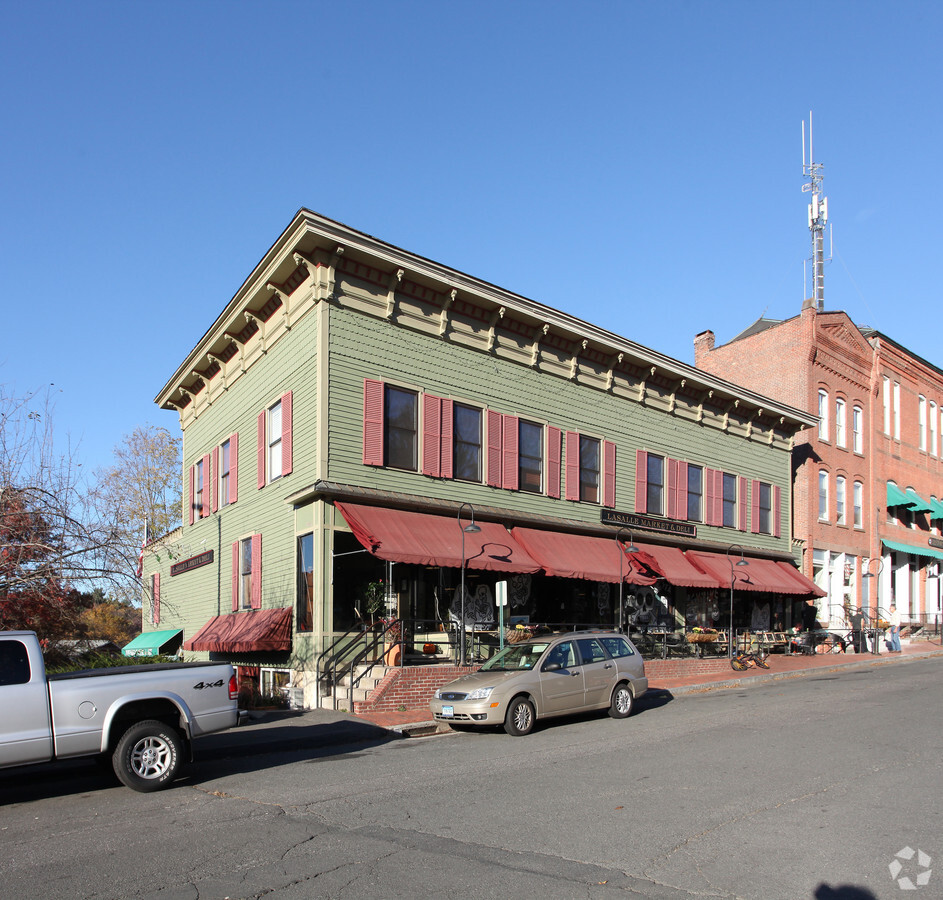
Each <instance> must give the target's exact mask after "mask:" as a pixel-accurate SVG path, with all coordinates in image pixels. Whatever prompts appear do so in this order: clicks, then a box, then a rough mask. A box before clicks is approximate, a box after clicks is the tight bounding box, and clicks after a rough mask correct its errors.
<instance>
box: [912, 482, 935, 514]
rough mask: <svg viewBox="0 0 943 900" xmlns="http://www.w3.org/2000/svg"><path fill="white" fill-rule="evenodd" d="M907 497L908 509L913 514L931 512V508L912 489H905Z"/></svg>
mask: <svg viewBox="0 0 943 900" xmlns="http://www.w3.org/2000/svg"><path fill="white" fill-rule="evenodd" d="M907 497H908V499H909V500H910V508H911V509H912V510H913V511H914V512H933V507H932V506H930V504H929V503H927V501H926V500H924V499H923V497H921V496H920V494H918V493H917V492H916V491H915V490H914V489H913V488H907Z"/></svg>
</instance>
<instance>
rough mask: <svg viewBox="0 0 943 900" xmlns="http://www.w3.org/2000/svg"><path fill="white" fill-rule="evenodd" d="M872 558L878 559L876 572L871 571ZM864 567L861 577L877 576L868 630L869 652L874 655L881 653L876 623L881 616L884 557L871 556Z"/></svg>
mask: <svg viewBox="0 0 943 900" xmlns="http://www.w3.org/2000/svg"><path fill="white" fill-rule="evenodd" d="M874 560H877V561H878V570H877V572H872V571H871V563H873V562H874ZM865 569H866V571H865V573H864V574H863V575H862V576H861V577H862V578H877V587H876V589H875V598H874V616H873V617H872V618H871V621H872V623H873V624H874V627H873V628H871V629H870V631H871V652H872V653H873V654H874V655H875V656H880V654H881V642H880V641H879V640H878V627H877V623H878V619H880V618H881V607H880V601H881V572H883V571H884V558H883V557H881V556H872V557H871V559H869V560H868V564H867V566H865ZM868 593H869V594H870V593H871V591H870V590H869V591H868Z"/></svg>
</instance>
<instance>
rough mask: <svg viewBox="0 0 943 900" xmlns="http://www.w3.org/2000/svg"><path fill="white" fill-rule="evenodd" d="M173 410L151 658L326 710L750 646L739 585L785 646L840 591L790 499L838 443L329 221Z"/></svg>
mask: <svg viewBox="0 0 943 900" xmlns="http://www.w3.org/2000/svg"><path fill="white" fill-rule="evenodd" d="M156 402H157V403H158V404H159V405H160V407H161V408H163V409H173V410H176V411H177V413H178V415H179V418H180V427H181V429H182V432H183V455H184V459H183V465H184V472H183V474H184V509H183V519H182V521H183V524H182V527H181V528H180V529H178V530H176V531H174V532H173V533H171V534H168V535H165V536H163V537H161V538H159V539H158V540H156V541H154V542H152V543H151V544H150V545H149V547H148V552H147V554H146V558H145V565H144V583H145V592H144V593H145V597H144V611H143V615H144V628H145V632H147V631H162V632H164V631H168V630H170V631H176V630H179V631H180V632H181V636H182V639H183V651H184V652H185V653H186V654H187V655H188V656H195V657H197V658H200V657H205V656H206V655H207V654H209V655H211V656H212V657H213V658H224V659H229V660H231V661H232V662H233V663H234V664H235V665H236V666H237V667H238V668H239V672H240V676H241V678H242V680H243V682H244V684H246V685H252V686H255V687H257V688H258V689H260V690H261V691H263V692H265V693H268V692H270V691H272V690H276V689H279V688H284V687H288V686H291V687H292V688H293V689H294V691H293V697H294V699H295V701H296V702H297V703H301V702H303V703H304V704H305V705H306V706H309V707H310V706H314V705H316V704H317V703H318V702H319V698H320V695H321V694H322V693H324V691H325V690H326V689H327V688H326V686H327V685H328V683H329V682H330V681H331V679H332V678H336V677H337V669H338V666H339V665H340V664H341V663H342V662H343V660H344V659H345V658H346V659H348V660H349V659H351V658H352V657H355V656H357V655H360V656H363V657H364V658H365V659H366V661H368V662H369V661H376V660H379V661H380V662H382V661H383V653H384V648H388V649H390V648H391V649H393V650H394V653H393V656H392V657H391V656H390V655H389V654H387V657H388V659H387V661H391V660H392V659H394V658H395V660H396V661H398V662H400V663H401V664H405V665H413V664H416V665H420V664H434V663H435V662H442V661H451V662H461V661H463V660H461V659H460V655H459V654H460V651H462V650H464V653H465V661H471V662H473V661H474V660H475V659H480V658H481V656H482V655H487V654H488V653H489V652H491V651H492V650H493V646H494V644H495V643H500V641H501V640H502V638H505V637H513V636H514V634H513V632H512V633H511V634H510V635H508V634H506V633H505V632H504V631H502V630H501V628H500V627H499V625H500V624H502V623H503V624H507V623H508V622H513V623H515V624H516V623H519V624H521V625H524V626H527V627H529V628H534V627H536V626H538V625H541V626H546V627H550V628H562V627H572V626H577V627H591V626H597V627H598V626H600V625H604V626H607V627H612V626H615V627H622V628H625V629H627V630H628V629H637V628H639V627H640V626H641V627H642V630H647V629H648V628H651V629H652V630H655V629H658V630H659V631H665V632H673V633H676V634H678V635H682V636H683V633H684V632H685V630H690V629H691V628H693V627H694V626H703V627H716V628H726V627H728V626H729V619H730V611H729V610H730V602H729V598H730V595H731V590H730V588H731V577H732V576H733V577H734V578H735V579H736V583H735V591H734V598H735V599H734V604H733V606H734V611H733V618H734V622H733V624H734V626H735V627H736V628H751V627H754V628H755V627H756V626H758V625H759V626H762V625H764V624H765V626H766V628H770V627H776V626H777V625H778V626H780V627H783V628H785V627H787V626H788V625H789V624H790V622H791V620H792V618H793V617H794V615H795V612H796V610H795V607H796V604H798V603H800V602H802V600H803V598H805V597H808V596H809V595H810V592H811V591H813V590H814V588H813V586H812V585H811V583H810V582H808V581H807V580H805V579H804V578H802V576H801V575H798V573H797V570H796V569H795V566H794V565H793V547H792V534H791V489H790V486H791V474H790V473H791V465H790V450H791V448H792V445H793V441H794V438H795V436H796V434H797V433H798V432H800V431H802V430H804V429H806V428H808V427H810V426H812V425H813V424H815V421H816V420H815V418H814V417H811V416H810V415H808V414H807V413H804V412H801V411H799V410H797V409H794V408H792V407H789V406H786V405H784V404H782V403H779V402H776V401H774V400H771V399H769V398H767V397H764V396H761V395H759V394H755V393H753V392H751V391H748V390H745V389H744V388H741V387H737V386H735V385H733V384H730V383H728V382H725V381H723V380H722V379H719V378H716V377H714V376H711V375H709V374H706V373H704V372H701V371H698V370H697V369H695V368H693V367H692V366H688V365H686V364H684V363H681V362H678V361H676V360H673V359H670V358H668V357H666V356H663V355H661V354H659V353H657V352H655V351H653V350H649V349H647V348H645V347H642V346H640V345H639V344H636V343H634V342H633V341H631V340H629V339H627V338H624V337H620V336H619V335H617V334H613V333H611V332H608V331H605V330H604V329H602V328H599V327H597V326H594V325H591V324H589V323H587V322H584V321H581V320H580V319H578V318H575V317H574V316H571V315H568V314H566V313H563V312H560V311H558V310H555V309H551V308H549V307H547V306H544V305H542V304H540V303H538V302H535V301H532V300H528V299H526V298H524V297H521V296H519V295H517V294H513V293H510V292H508V291H505V290H502V289H501V288H498V287H496V286H494V285H492V284H488V283H487V282H484V281H480V280H478V279H476V278H474V277H472V276H469V275H465V274H463V273H462V272H458V271H455V270H454V269H450V268H448V267H446V266H444V265H441V264H439V263H436V262H432V261H431V260H428V259H424V258H422V257H420V256H416V255H414V254H412V253H409V252H407V251H404V250H401V249H399V248H397V247H394V246H391V245H390V244H386V243H384V242H383V241H381V240H378V239H376V238H373V237H370V236H369V235H366V234H363V233H361V232H358V231H355V230H353V229H351V228H348V227H347V226H345V225H341V224H340V223H338V222H334V221H331V220H330V219H326V218H324V217H322V216H319V215H317V214H315V213H312V212H309V211H308V210H304V209H303V210H301V211H300V212H299V213H298V214H297V215H296V216H295V218H294V219H293V220H292V222H291V224H290V225H289V226H288V228H287V229H286V230H285V231H284V233H283V234H281V236H280V237H279V238H278V240H277V241H276V242H275V244H274V245H273V246H272V247H271V249H269V251H268V252H267V253H266V254H265V256H264V258H263V259H262V261H261V262H260V263H259V264H258V265H257V266H256V267H255V269H254V270H253V271H252V272H251V274H250V275H249V277H248V279H247V280H246V281H245V283H244V284H243V285H242V287H241V288H240V289H239V291H238V292H237V293H236V295H235V296H234V297H233V299H232V300H231V301H230V302H229V303H228V305H226V307H225V308H224V309H223V310H222V312H221V313H220V315H219V317H218V318H217V319H216V321H215V322H213V323H212V324H210V326H209V328H208V330H207V331H206V333H205V334H203V336H202V337H201V338H200V339H199V341H198V343H197V344H196V346H195V347H194V348H193V350H192V352H191V353H190V354H189V355H188V356H187V358H186V359H185V360H183V361H182V362H181V364H180V367H179V368H178V369H177V371H176V372H175V373H174V374H173V375H172V377H171V378H170V380H169V381H168V382H167V384H166V385H165V386H164V387H163V388H162V389H161V391H160V393H159V394H158V396H157V398H156ZM471 525H474V527H473V528H470V527H469V526H471ZM741 558H743V559H745V560H746V561H747V562H748V565H747V566H742V567H736V568H735V567H734V566H733V561H739V560H740V559H741ZM463 562H464V568H463ZM463 583H464V592H463V590H462V585H463ZM501 583H503V584H506V585H507V588H506V590H507V605H506V606H503V607H501V608H500V609H499V608H498V607H497V606H496V592H497V591H498V590H499V588H498V585H499V584H501ZM502 590H503V588H502ZM461 622H464V623H465V627H464V628H463V627H461V625H460V623H461ZM365 629H366V630H365ZM516 630H521V629H516ZM383 632H386V634H385V636H384V634H383ZM352 642H355V643H352ZM371 642H372V646H371ZM462 645H464V647H463V646H462ZM343 646H346V647H347V649H346V652H345V653H341V652H340V648H341V647H343ZM341 668H342V666H341Z"/></svg>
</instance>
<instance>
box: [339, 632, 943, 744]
mask: <svg viewBox="0 0 943 900" xmlns="http://www.w3.org/2000/svg"><path fill="white" fill-rule="evenodd" d="M930 656H943V647H941V646H940V644H938V643H931V642H927V641H921V642H918V643H915V644H909V643H907V644H904V645H903V648H902V652H901V653H899V654H898V653H886V652H882V653H880V654H879V655H872V654H871V653H823V654H816V655H815V656H784V655H779V654H774V655H772V656H770V658H769V663H770V668H769V670H768V671H767V670H765V669H757V668H752V669H748V670H747V671H746V672H734V671H733V670H732V669H730V668H729V666H728V667H723V669H722V670H721V671H717V672H694V673H691V674H689V675H672V676H660V677H657V678H656V677H651V680H650V682H649V690H650V691H671V693H672V694H674V695H676V696H677V695H680V694H688V693H696V692H698V691H705V690H719V689H722V688H736V687H742V686H744V685H747V684H750V683H754V684H756V683H761V682H764V681H771V680H776V679H781V678H790V677H793V676H800V675H803V674H807V673H810V672H819V671H830V670H831V671H840V670H841V669H843V668H848V667H851V666H856V667H857V666H868V665H886V664H892V663H896V662H902V661H905V660H908V659H923V658H926V657H930ZM357 718H358V719H362V720H363V721H365V722H370V723H372V724H374V725H379V726H380V727H381V728H387V729H390V730H392V731H403V732H409V733H412V734H416V733H418V732H421V731H423V730H429V731H432V730H434V726H435V723H434V722H433V720H432V716H431V714H430V713H429V708H428V707H423V708H419V709H407V710H395V711H391V712H368V713H363V714H360V715H358V716H357Z"/></svg>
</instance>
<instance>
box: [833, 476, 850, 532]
mask: <svg viewBox="0 0 943 900" xmlns="http://www.w3.org/2000/svg"><path fill="white" fill-rule="evenodd" d="M845 501H846V496H845V478H844V476H843V475H839V476H838V477H837V478H836V479H835V521H836V522H837V523H838V524H839V525H847V524H848V518H847V513H846V509H845Z"/></svg>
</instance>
